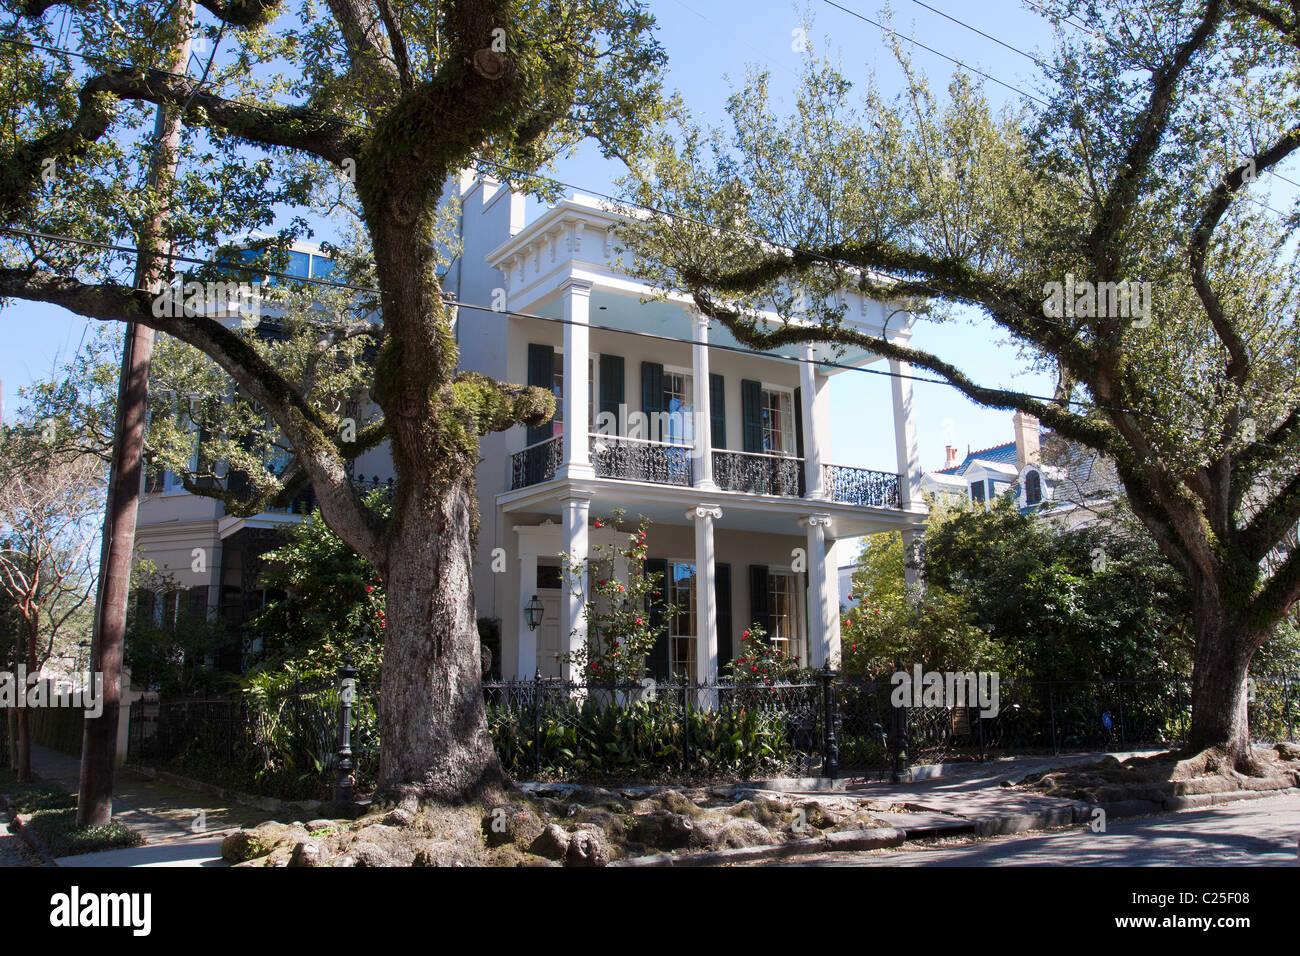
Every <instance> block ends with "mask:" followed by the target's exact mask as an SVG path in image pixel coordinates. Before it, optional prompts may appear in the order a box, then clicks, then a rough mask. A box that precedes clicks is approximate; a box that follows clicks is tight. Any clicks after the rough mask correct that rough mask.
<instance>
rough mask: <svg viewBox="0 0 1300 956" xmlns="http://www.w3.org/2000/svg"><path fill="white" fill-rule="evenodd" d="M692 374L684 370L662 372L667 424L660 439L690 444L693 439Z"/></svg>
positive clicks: (673, 443) (674, 443) (671, 443)
mask: <svg viewBox="0 0 1300 956" xmlns="http://www.w3.org/2000/svg"><path fill="white" fill-rule="evenodd" d="M694 388H695V380H694V376H692V375H690V374H689V373H686V372H669V371H665V372H664V411H666V412H668V426H667V431H666V433H665V434H664V435H663V436H662V439H661V440H662V441H665V442H667V443H668V444H670V445H690V444H692V443H693V442H694V441H695V417H694V415H693V414H692V412H694V410H695V409H694V405H693V402H694V398H695V396H694Z"/></svg>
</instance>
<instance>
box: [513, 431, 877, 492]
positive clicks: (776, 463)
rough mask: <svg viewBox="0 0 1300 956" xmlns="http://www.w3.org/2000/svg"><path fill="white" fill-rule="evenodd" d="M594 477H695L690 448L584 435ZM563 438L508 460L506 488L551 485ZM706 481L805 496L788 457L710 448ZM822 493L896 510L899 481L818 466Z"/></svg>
mask: <svg viewBox="0 0 1300 956" xmlns="http://www.w3.org/2000/svg"><path fill="white" fill-rule="evenodd" d="M588 441H589V446H588V447H589V449H590V454H591V466H592V470H593V471H594V472H595V475H596V477H597V478H613V479H617V480H622V481H636V482H647V483H651V484H660V485H677V486H679V487H683V488H689V487H691V486H692V485H694V483H695V478H696V474H697V468H696V454H697V453H696V451H695V449H694V448H692V447H691V446H690V445H684V444H678V443H673V442H661V441H647V440H645V439H641V438H625V437H621V436H617V435H604V434H593V435H590V436H588ZM563 445H564V442H563V437H562V436H559V435H557V436H555V437H553V438H548V439H546V440H545V441H541V442H537V443H536V444H533V445H529V446H528V447H527V448H524V449H523V450H522V451H518V452H515V453H514V454H513V455H512V456H511V459H510V489H511V490H512V491H516V490H518V489H520V488H527V487H530V486H532V485H538V484H542V483H544V482H547V481H551V480H553V479H554V478H555V477H556V475H557V474H558V473H559V469H560V465H561V463H562V462H563V457H564V455H563ZM710 455H711V461H712V466H713V468H712V477H713V481H714V483H715V484H716V485H717V487H718V488H719V489H720V490H721V491H730V492H738V493H741V494H751V495H771V496H776V497H781V498H804V497H808V494H807V482H806V481H805V478H804V475H805V462H804V459H802V458H798V457H794V456H791V455H773V454H761V453H755V452H743V451H731V450H722V449H713V450H712V451H711V452H710ZM822 494H823V496H824V497H825V498H828V499H829V500H831V501H836V502H840V503H842V504H850V505H861V506H865V507H871V508H898V507H899V506H900V505H899V476H898V475H896V474H894V473H892V472H884V471H872V470H871V469H868V468H852V467H849V466H846V465H823V466H822Z"/></svg>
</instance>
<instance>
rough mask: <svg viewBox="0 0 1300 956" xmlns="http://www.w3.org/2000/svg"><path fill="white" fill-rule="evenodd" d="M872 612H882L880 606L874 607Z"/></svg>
mask: <svg viewBox="0 0 1300 956" xmlns="http://www.w3.org/2000/svg"><path fill="white" fill-rule="evenodd" d="M871 613H872V614H879V613H880V608H878V607H873V608H872V609H871Z"/></svg>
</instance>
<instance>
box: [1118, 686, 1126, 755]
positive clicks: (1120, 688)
mask: <svg viewBox="0 0 1300 956" xmlns="http://www.w3.org/2000/svg"><path fill="white" fill-rule="evenodd" d="M1115 687H1116V689H1117V690H1118V692H1119V749H1120V750H1128V739H1127V738H1126V736H1125V734H1124V681H1122V680H1116V681H1115Z"/></svg>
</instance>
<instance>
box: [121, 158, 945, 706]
mask: <svg viewBox="0 0 1300 956" xmlns="http://www.w3.org/2000/svg"><path fill="white" fill-rule="evenodd" d="M457 185H458V188H459V192H460V197H461V208H460V211H459V217H460V221H459V235H460V239H461V251H460V255H459V256H458V257H457V258H456V259H455V260H454V262H453V263H452V265H451V266H450V269H449V271H448V273H447V275H446V276H445V278H444V287H445V289H446V291H447V293H448V294H449V296H453V297H454V299H455V300H456V301H457V302H459V303H460V307H459V309H458V314H457V320H456V338H457V344H458V347H459V350H460V364H461V366H462V367H463V368H466V369H472V370H475V371H478V372H482V373H484V374H487V375H490V376H493V377H494V378H497V379H501V380H506V381H513V382H525V383H528V384H531V385H537V386H541V387H545V388H550V389H551V390H552V391H553V392H554V393H555V396H556V403H557V412H556V415H555V418H554V420H553V421H552V422H550V423H549V424H547V425H545V426H543V427H541V428H536V429H526V428H524V427H522V426H518V427H515V428H512V429H510V430H509V431H506V432H503V433H499V434H494V435H489V436H486V437H485V438H483V439H482V442H481V450H480V454H481V463H480V465H479V469H478V474H477V482H478V499H479V510H480V531H479V536H478V552H477V555H476V563H475V568H474V585H475V595H476V601H477V605H478V614H479V615H480V617H489V618H496V619H497V620H498V621H499V622H500V635H501V646H500V649H499V660H498V661H496V662H495V663H496V668H494V669H498V671H499V673H501V674H502V675H503V676H505V677H507V678H512V677H517V678H530V677H532V676H533V675H534V674H535V673H539V672H540V673H541V674H543V675H546V676H574V675H572V674H571V673H570V667H569V665H568V663H567V656H568V654H569V653H571V652H572V651H573V650H575V649H576V648H577V647H578V646H579V645H580V644H581V643H582V642H583V641H585V640H586V637H587V635H586V622H585V620H584V613H583V609H584V603H585V599H586V582H584V581H582V580H580V579H579V578H580V577H581V576H571V575H569V574H568V573H567V571H566V563H567V562H566V561H565V560H564V559H563V558H562V557H561V555H567V556H569V557H570V559H571V560H572V561H575V562H579V561H581V560H582V559H583V558H584V556H586V555H588V554H589V553H590V551H591V549H592V548H594V547H595V546H596V545H597V544H602V543H603V544H609V545H615V544H617V543H619V541H618V538H617V536H616V532H614V531H613V530H611V529H610V528H609V527H607V526H605V527H597V526H596V525H595V522H596V521H597V520H598V519H599V518H601V517H603V516H606V515H608V514H609V513H610V512H612V511H613V510H614V509H619V508H621V509H623V510H625V511H626V512H627V514H628V516H629V518H635V517H636V516H638V515H645V516H646V517H648V518H649V519H651V521H652V522H653V524H652V527H651V531H650V534H649V537H648V540H647V544H648V553H649V559H648V562H647V567H648V570H650V571H652V572H654V571H657V572H660V573H662V574H663V575H664V582H665V588H666V591H667V594H666V599H667V600H668V601H669V602H671V603H672V604H674V605H676V606H678V607H679V608H680V613H678V614H676V615H673V616H672V617H671V619H670V620H668V621H667V622H666V624H667V628H666V633H665V634H664V636H663V638H662V639H661V641H660V642H659V644H658V645H657V646H656V648H655V650H654V652H653V654H652V656H651V661H650V665H651V671H652V673H653V674H655V675H657V676H660V677H663V676H667V675H669V674H673V675H679V676H683V677H689V678H690V679H693V680H697V681H701V682H709V681H713V680H715V679H716V678H717V677H718V676H719V675H720V674H721V673H722V668H723V667H724V665H725V664H726V662H727V661H729V660H730V659H731V658H732V656H733V654H734V653H735V648H736V647H737V646H738V644H739V640H740V635H741V632H742V631H743V630H744V629H745V628H746V627H747V626H748V625H749V623H750V622H751V621H759V622H761V623H762V624H763V625H764V626H765V627H766V628H767V630H768V631H769V633H770V634H771V635H772V636H773V637H774V638H775V639H777V640H779V641H782V642H783V643H784V645H785V646H786V647H787V648H788V650H789V652H790V653H792V654H795V655H796V656H797V657H798V659H799V661H800V662H801V663H804V662H807V663H809V664H811V665H813V666H821V665H822V664H824V663H825V662H826V661H828V660H831V659H834V658H835V657H837V656H838V647H839V614H838V611H839V603H840V601H839V579H838V574H837V569H838V568H839V565H840V564H841V563H842V562H841V561H840V560H838V554H837V541H840V540H841V539H847V538H852V537H856V536H859V535H864V534H872V533H875V532H879V531H886V530H892V529H897V530H900V531H902V532H903V533H904V534H905V535H906V536H907V537H908V538H909V539H910V538H911V537H912V536H913V535H914V534H916V533H917V532H919V531H920V530H921V529H922V527H923V524H924V521H925V517H926V509H925V505H924V502H923V499H922V495H921V481H922V471H921V467H920V462H919V454H918V451H917V442H916V435H915V430H914V426H913V413H912V390H911V380H910V374H911V373H910V370H909V368H908V366H907V365H906V364H905V363H899V362H895V361H892V360H886V359H883V358H882V357H880V356H877V355H874V354H871V353H869V352H866V351H863V350H856V351H855V350H850V351H848V352H847V353H846V354H845V353H841V354H839V355H836V356H835V357H834V364H833V365H831V364H828V360H829V358H830V355H829V353H828V352H826V351H825V350H824V349H823V348H822V347H820V346H813V345H804V346H799V347H791V348H785V349H782V350H779V351H777V352H774V353H756V352H754V351H752V350H750V349H748V348H745V347H743V346H741V345H740V344H739V342H737V341H736V340H735V339H734V338H733V337H732V336H731V335H730V334H729V333H728V332H727V331H726V329H724V328H722V327H720V326H718V325H716V324H711V323H709V322H708V321H707V320H705V319H704V318H702V317H701V316H700V315H698V314H697V313H695V312H694V311H693V309H692V307H691V303H690V301H689V300H688V299H687V298H686V297H685V296H669V297H668V298H667V300H666V301H665V300H664V299H662V298H657V297H655V296H654V291H653V290H652V288H651V287H650V286H649V285H648V284H647V283H646V282H644V281H642V280H640V279H638V278H636V277H635V276H633V275H632V274H631V273H630V270H629V268H628V261H629V256H628V254H626V253H624V252H623V251H622V250H621V249H620V248H619V242H618V238H617V234H616V230H617V228H618V227H619V226H620V225H623V224H625V223H626V222H627V220H624V219H623V218H622V217H621V216H620V215H618V214H617V213H615V212H612V211H610V210H609V209H608V208H607V206H605V205H603V204H602V203H600V202H598V201H596V200H594V199H588V198H585V197H574V198H570V199H565V200H563V201H561V202H559V203H557V204H555V205H554V206H552V207H550V208H548V209H545V210H544V211H543V212H541V214H540V215H538V216H536V217H535V218H534V219H533V221H531V222H527V221H526V215H525V214H526V202H525V197H524V196H523V195H521V194H518V193H514V192H512V191H511V190H509V189H507V188H505V187H503V186H501V185H500V184H498V183H496V182H494V181H492V180H490V179H481V178H477V177H474V176H470V175H466V176H463V177H462V178H461V180H460V181H459V183H458V184H457ZM848 304H849V311H848V315H847V316H846V317H845V321H846V322H847V323H850V324H852V325H855V326H857V327H859V328H861V329H863V330H864V331H867V332H869V333H871V334H880V333H881V331H882V329H883V327H884V324H885V315H886V307H885V305H884V304H883V303H880V302H877V301H874V300H870V299H867V298H863V297H860V296H858V297H855V296H852V295H851V296H849V299H848ZM773 318H775V316H773ZM889 334H890V336H891V337H894V338H895V339H896V340H898V341H903V342H905V341H906V340H907V338H908V336H909V335H910V326H909V325H908V324H904V325H902V326H901V327H899V326H898V320H897V317H895V318H894V319H893V320H891V322H890V332H889ZM884 362H888V365H889V368H890V370H891V372H892V373H893V377H892V378H891V381H892V383H893V387H892V406H891V408H889V409H878V410H874V414H873V413H872V410H868V409H864V410H863V412H864V414H863V415H861V416H860V418H859V419H858V421H857V422H856V423H855V427H862V428H881V427H883V428H890V427H892V429H893V433H894V444H895V449H896V460H895V462H893V463H891V464H892V465H893V467H892V468H891V469H889V470H872V469H869V468H866V467H863V466H862V465H863V464H864V463H858V462H845V461H838V460H836V458H835V455H834V451H833V449H832V447H831V422H830V413H829V395H830V389H831V388H832V387H834V383H835V382H836V380H837V379H839V378H840V377H841V376H842V375H844V374H849V373H851V371H852V369H853V368H855V367H859V366H867V365H871V364H874V363H884ZM873 464H879V463H873ZM355 473H356V474H358V475H363V476H366V477H367V478H370V479H374V478H379V479H380V480H383V479H384V478H385V477H387V476H388V475H391V467H390V466H389V465H388V463H387V461H386V456H385V453H384V452H383V450H382V449H379V450H376V451H373V452H370V453H369V454H368V455H367V456H365V457H364V458H363V459H361V460H359V461H358V462H357V463H356V465H355ZM181 499H187V500H184V501H182V500H181ZM298 520H301V517H300V516H299V515H295V514H265V515H259V516H257V517H256V518H252V519H243V518H234V517H231V516H227V515H224V513H223V512H222V509H221V508H220V506H219V505H217V504H215V503H213V502H210V501H195V500H193V499H190V497H189V496H186V495H177V494H176V493H175V492H170V491H166V490H164V491H162V492H160V493H159V494H157V495H151V496H147V497H146V500H145V501H144V502H143V503H142V505H141V514H140V530H139V542H140V544H141V546H142V548H143V550H144V551H145V552H146V554H149V555H151V556H153V555H158V556H163V557H164V558H166V559H169V560H167V563H169V564H170V567H171V569H172V571H173V573H176V574H177V577H178V578H180V579H182V581H183V583H187V584H192V585H193V586H195V587H200V588H202V587H206V588H208V591H207V592H206V596H205V600H206V602H207V605H208V607H209V608H210V609H212V612H213V613H216V612H217V611H218V609H220V613H223V614H224V615H229V616H230V618H231V619H234V618H235V617H238V616H240V615H243V614H246V613H247V609H248V608H249V607H250V606H253V605H256V604H257V602H258V601H260V600H261V598H260V596H259V592H258V583H257V575H256V572H257V554H258V553H259V552H260V551H263V550H265V546H266V543H267V539H268V537H273V536H274V533H275V530H276V529H277V528H278V527H280V526H282V525H283V524H284V523H286V522H290V521H298ZM195 547H205V548H207V549H208V551H209V554H210V555H212V557H211V558H210V560H209V564H208V565H207V570H206V574H203V573H199V572H197V571H196V572H192V573H191V572H190V571H189V569H190V566H191V554H192V549H193V548H195ZM160 563H163V562H160ZM620 570H621V569H619V568H612V569H611V573H614V574H617V573H620ZM624 573H625V571H624ZM190 578H192V579H193V580H192V581H191V580H188V579H190ZM534 597H536V598H537V600H538V602H540V604H541V605H542V607H543V609H544V611H543V613H542V615H541V619H540V622H539V623H538V624H537V626H536V627H535V628H534V627H530V626H529V613H528V606H529V605H530V603H531V602H532V601H533V598H534ZM195 600H196V601H197V600H199V599H198V598H195ZM534 606H535V605H534Z"/></svg>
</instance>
